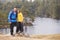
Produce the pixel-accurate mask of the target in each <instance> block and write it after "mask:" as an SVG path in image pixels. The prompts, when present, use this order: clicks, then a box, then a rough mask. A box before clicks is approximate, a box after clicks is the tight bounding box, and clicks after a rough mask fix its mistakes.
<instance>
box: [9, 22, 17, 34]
mask: <svg viewBox="0 0 60 40" xmlns="http://www.w3.org/2000/svg"><path fill="white" fill-rule="evenodd" d="M16 24H17V22H12V23H11V24H10V33H11V35H13V28H14V26H17V25H16Z"/></svg>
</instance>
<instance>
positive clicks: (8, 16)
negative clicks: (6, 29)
mask: <svg viewBox="0 0 60 40" xmlns="http://www.w3.org/2000/svg"><path fill="white" fill-rule="evenodd" d="M11 13H12V11H10V12H9V14H8V22H11V20H10V15H11Z"/></svg>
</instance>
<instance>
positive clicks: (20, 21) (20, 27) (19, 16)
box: [16, 10, 24, 33]
mask: <svg viewBox="0 0 60 40" xmlns="http://www.w3.org/2000/svg"><path fill="white" fill-rule="evenodd" d="M23 20H24V17H23V14H22V12H21V11H19V10H18V14H17V30H16V33H18V32H19V31H20V33H23Z"/></svg>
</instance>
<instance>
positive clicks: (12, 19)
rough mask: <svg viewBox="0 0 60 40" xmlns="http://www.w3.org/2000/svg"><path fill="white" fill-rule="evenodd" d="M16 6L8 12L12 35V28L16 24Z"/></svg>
mask: <svg viewBox="0 0 60 40" xmlns="http://www.w3.org/2000/svg"><path fill="white" fill-rule="evenodd" d="M16 19H17V8H14V9H13V10H12V11H10V12H9V15H8V21H9V23H10V33H11V35H12V36H13V28H14V26H17V25H16V23H17V20H16Z"/></svg>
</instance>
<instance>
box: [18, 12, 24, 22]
mask: <svg viewBox="0 0 60 40" xmlns="http://www.w3.org/2000/svg"><path fill="white" fill-rule="evenodd" d="M23 19H24V17H23V14H22V12H20V13H18V14H17V22H23Z"/></svg>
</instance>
